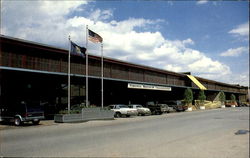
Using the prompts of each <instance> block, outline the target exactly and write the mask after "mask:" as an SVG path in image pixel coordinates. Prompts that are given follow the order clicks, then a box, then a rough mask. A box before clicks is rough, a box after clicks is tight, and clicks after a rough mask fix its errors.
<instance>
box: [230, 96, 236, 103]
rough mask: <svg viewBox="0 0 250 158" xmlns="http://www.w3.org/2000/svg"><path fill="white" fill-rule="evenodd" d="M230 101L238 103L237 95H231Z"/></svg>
mask: <svg viewBox="0 0 250 158" xmlns="http://www.w3.org/2000/svg"><path fill="white" fill-rule="evenodd" d="M230 99H231V102H232V103H234V102H235V101H236V97H235V95H234V94H231V96H230Z"/></svg>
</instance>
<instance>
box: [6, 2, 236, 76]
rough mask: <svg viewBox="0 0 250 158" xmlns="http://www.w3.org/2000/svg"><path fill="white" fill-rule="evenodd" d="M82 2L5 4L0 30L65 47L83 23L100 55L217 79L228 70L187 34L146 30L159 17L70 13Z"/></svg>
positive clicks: (78, 37) (81, 37)
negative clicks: (98, 39) (96, 39)
mask: <svg viewBox="0 0 250 158" xmlns="http://www.w3.org/2000/svg"><path fill="white" fill-rule="evenodd" d="M15 2H17V1H15ZM22 2H23V1H22ZM24 2H25V1H24ZM64 3H65V5H63V4H64ZM51 5H52V6H51ZM82 5H87V4H86V1H83V2H82V1H71V2H70V3H69V2H68V1H60V3H57V2H56V1H36V2H31V1H28V2H27V3H26V4H24V3H14V2H13V4H12V2H8V3H5V2H4V5H3V11H2V18H3V20H2V22H3V23H2V26H3V27H2V28H1V29H2V30H1V31H2V32H3V33H4V34H5V35H9V36H14V37H18V38H24V39H27V40H32V41H37V42H41V43H45V44H50V45H55V46H60V47H64V48H68V35H70V36H71V38H72V40H73V41H74V42H76V43H78V44H79V45H82V46H85V43H86V41H85V39H86V34H85V26H86V25H88V26H89V28H90V29H92V30H93V31H95V32H97V33H98V34H99V35H101V36H102V37H103V39H104V54H105V56H108V57H112V58H116V59H121V60H126V61H129V62H134V63H138V64H142V65H147V66H152V67H157V68H161V69H166V70H169V71H176V72H187V71H191V72H192V73H193V74H194V75H197V76H200V77H205V78H206V77H207V78H209V79H215V80H219V81H223V80H224V81H226V80H227V78H228V76H230V75H231V74H232V72H231V70H230V68H229V66H227V65H225V64H223V63H221V62H219V61H216V60H213V59H212V58H209V57H207V56H206V54H204V53H203V52H200V51H199V50H195V49H192V48H190V47H189V46H190V45H194V44H195V42H194V41H193V40H192V39H191V38H187V39H182V40H174V41H173V40H169V39H166V38H165V37H163V35H162V34H161V33H160V32H157V31H152V29H151V28H155V27H157V25H159V23H162V22H165V21H164V20H162V19H156V20H149V19H143V18H128V19H126V20H122V21H116V20H110V19H111V18H112V17H113V12H112V10H101V9H96V10H93V12H91V13H90V14H89V16H88V17H86V16H85V17H84V16H74V17H70V16H69V15H70V13H71V12H74V10H77V11H79V10H80V11H81V12H84V11H85V10H84V9H83V7H81V6H82ZM56 6H58V7H56ZM31 12H32V14H30V13H31ZM52 15H53V16H52ZM88 49H89V52H90V53H92V54H96V55H99V54H100V47H99V45H96V44H93V43H91V42H89V45H88Z"/></svg>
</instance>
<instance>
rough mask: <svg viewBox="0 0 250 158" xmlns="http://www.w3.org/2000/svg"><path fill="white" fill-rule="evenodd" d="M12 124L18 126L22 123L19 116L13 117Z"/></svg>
mask: <svg viewBox="0 0 250 158" xmlns="http://www.w3.org/2000/svg"><path fill="white" fill-rule="evenodd" d="M14 124H15V125H16V126H20V125H21V124H22V121H21V120H20V118H19V117H16V118H15V119H14Z"/></svg>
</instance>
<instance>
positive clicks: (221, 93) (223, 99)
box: [219, 91, 226, 104]
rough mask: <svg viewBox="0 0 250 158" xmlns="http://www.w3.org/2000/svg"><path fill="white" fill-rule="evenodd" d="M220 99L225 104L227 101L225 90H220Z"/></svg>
mask: <svg viewBox="0 0 250 158" xmlns="http://www.w3.org/2000/svg"><path fill="white" fill-rule="evenodd" d="M219 99H220V102H221V104H223V103H224V102H225V100H226V96H225V93H224V92H223V91H221V92H220V96H219Z"/></svg>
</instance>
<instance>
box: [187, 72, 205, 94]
mask: <svg viewBox="0 0 250 158" xmlns="http://www.w3.org/2000/svg"><path fill="white" fill-rule="evenodd" d="M187 77H188V78H190V80H192V81H193V82H194V84H196V86H198V87H199V88H200V89H201V90H207V88H206V87H205V86H203V85H202V84H201V83H200V81H198V80H197V79H196V78H195V77H194V76H192V75H187Z"/></svg>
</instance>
